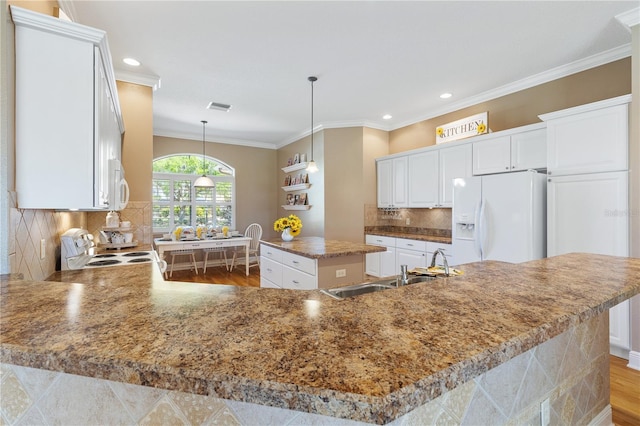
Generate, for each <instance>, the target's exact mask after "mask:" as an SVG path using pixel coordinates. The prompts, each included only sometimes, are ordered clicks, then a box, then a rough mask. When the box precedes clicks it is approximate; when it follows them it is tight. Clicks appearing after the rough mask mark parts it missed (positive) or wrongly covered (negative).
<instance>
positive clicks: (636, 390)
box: [609, 356, 640, 426]
mask: <svg viewBox="0 0 640 426" xmlns="http://www.w3.org/2000/svg"><path fill="white" fill-rule="evenodd" d="M609 359H610V362H609V365H610V376H611V409H612V411H613V423H614V424H615V425H617V426H638V425H640V371H638V370H634V369H632V368H629V367H627V364H628V361H627V360H626V359H622V358H618V357H615V356H610V357H609Z"/></svg>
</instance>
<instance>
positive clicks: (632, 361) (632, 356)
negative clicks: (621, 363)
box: [627, 351, 640, 370]
mask: <svg viewBox="0 0 640 426" xmlns="http://www.w3.org/2000/svg"><path fill="white" fill-rule="evenodd" d="M627 367H629V368H633V369H634V370H640V352H636V351H629V364H627Z"/></svg>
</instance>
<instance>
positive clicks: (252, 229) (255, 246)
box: [229, 223, 262, 271]
mask: <svg viewBox="0 0 640 426" xmlns="http://www.w3.org/2000/svg"><path fill="white" fill-rule="evenodd" d="M244 236H245V237H249V238H251V241H250V242H249V259H248V260H247V261H248V262H249V268H251V267H252V266H258V268H259V267H260V253H259V247H260V238H262V226H260V224H258V223H252V224H251V225H249V226H247V229H245V231H244ZM238 255H241V256H243V255H244V247H236V249H235V250H234V251H233V258H232V259H231V268H230V269H229V271H233V266H234V265H235V262H236V258H237V256H238ZM251 256H253V257H254V258H255V263H251Z"/></svg>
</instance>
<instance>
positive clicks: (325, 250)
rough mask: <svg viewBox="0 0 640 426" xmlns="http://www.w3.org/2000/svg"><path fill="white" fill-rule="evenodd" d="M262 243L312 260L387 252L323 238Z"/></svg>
mask: <svg viewBox="0 0 640 426" xmlns="http://www.w3.org/2000/svg"><path fill="white" fill-rule="evenodd" d="M260 243H261V244H265V245H268V246H270V247H274V248H277V249H280V250H283V251H287V252H289V253H293V254H297V255H300V256H304V257H310V258H312V259H328V258H332V257H342V256H350V255H354V254H367V253H377V252H381V251H385V250H386V248H384V247H378V246H372V245H368V244H362V243H353V242H350V241H339V240H325V239H324V238H322V237H297V238H295V239H294V240H293V241H282V240H271V241H264V240H261V241H260Z"/></svg>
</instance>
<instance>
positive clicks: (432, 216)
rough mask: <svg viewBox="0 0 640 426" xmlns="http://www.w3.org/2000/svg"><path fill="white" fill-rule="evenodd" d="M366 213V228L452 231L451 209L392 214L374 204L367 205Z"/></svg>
mask: <svg viewBox="0 0 640 426" xmlns="http://www.w3.org/2000/svg"><path fill="white" fill-rule="evenodd" d="M364 212H365V213H364V226H365V227H380V226H393V227H407V228H429V229H441V230H449V231H451V217H452V216H451V209H397V210H396V211H394V212H391V213H390V212H387V211H385V209H379V208H378V207H377V206H376V205H374V204H367V205H365V206H364ZM407 219H408V220H409V223H408V224H407Z"/></svg>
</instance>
